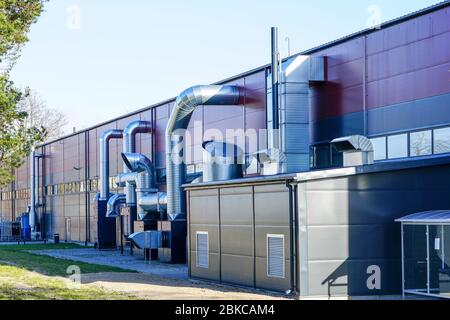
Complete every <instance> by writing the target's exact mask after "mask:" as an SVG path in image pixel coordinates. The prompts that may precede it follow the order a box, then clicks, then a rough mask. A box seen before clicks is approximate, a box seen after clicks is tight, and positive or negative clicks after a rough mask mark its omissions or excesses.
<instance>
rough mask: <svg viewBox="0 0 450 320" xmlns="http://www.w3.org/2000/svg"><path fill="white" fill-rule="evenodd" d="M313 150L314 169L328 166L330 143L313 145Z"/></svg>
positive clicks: (329, 162)
mask: <svg viewBox="0 0 450 320" xmlns="http://www.w3.org/2000/svg"><path fill="white" fill-rule="evenodd" d="M313 152H314V168H315V169H322V168H329V167H330V164H331V161H330V145H328V144H327V145H323V146H315V147H313Z"/></svg>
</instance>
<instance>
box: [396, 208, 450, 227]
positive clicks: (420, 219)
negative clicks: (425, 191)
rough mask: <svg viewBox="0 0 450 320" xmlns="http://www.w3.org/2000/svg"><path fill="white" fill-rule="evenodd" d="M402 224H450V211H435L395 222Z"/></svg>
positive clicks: (412, 215) (416, 214)
mask: <svg viewBox="0 0 450 320" xmlns="http://www.w3.org/2000/svg"><path fill="white" fill-rule="evenodd" d="M395 221H396V222H401V223H415V224H432V223H440V224H450V210H434V211H424V212H418V213H414V214H411V215H409V216H405V217H403V218H400V219H397V220H395Z"/></svg>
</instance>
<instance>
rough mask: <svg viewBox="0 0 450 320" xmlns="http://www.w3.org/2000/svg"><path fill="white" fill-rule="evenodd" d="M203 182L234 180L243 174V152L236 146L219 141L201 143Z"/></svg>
mask: <svg viewBox="0 0 450 320" xmlns="http://www.w3.org/2000/svg"><path fill="white" fill-rule="evenodd" d="M202 146H203V182H212V181H224V180H234V179H239V178H242V177H243V175H244V166H243V162H244V153H243V151H242V149H241V148H239V147H238V146H236V145H234V144H231V143H225V142H220V141H206V142H204V143H203V145H202Z"/></svg>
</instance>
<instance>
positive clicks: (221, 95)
mask: <svg viewBox="0 0 450 320" xmlns="http://www.w3.org/2000/svg"><path fill="white" fill-rule="evenodd" d="M240 97H241V95H240V91H239V88H238V87H237V86H226V85H224V86H221V85H205V86H194V87H191V88H189V89H187V90H185V91H183V92H182V93H181V94H180V95H179V96H178V97H177V99H176V101H175V105H174V107H173V110H172V113H171V115H170V118H169V121H168V123H167V127H166V137H165V139H166V176H167V214H168V217H169V219H170V220H175V219H177V218H182V219H184V218H185V215H186V195H185V193H184V191H183V190H182V187H181V186H182V185H183V184H184V183H185V181H186V170H185V162H184V147H185V141H184V135H185V131H186V129H187V127H188V124H189V121H190V120H191V117H192V113H193V112H194V110H195V108H196V107H198V106H201V105H222V106H223V105H238V104H239V103H240Z"/></svg>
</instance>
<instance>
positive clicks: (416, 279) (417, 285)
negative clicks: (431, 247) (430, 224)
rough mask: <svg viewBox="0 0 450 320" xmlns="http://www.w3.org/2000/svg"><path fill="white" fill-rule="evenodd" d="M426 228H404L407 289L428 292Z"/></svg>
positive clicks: (411, 226) (415, 226) (413, 226)
mask: <svg viewBox="0 0 450 320" xmlns="http://www.w3.org/2000/svg"><path fill="white" fill-rule="evenodd" d="M426 232H427V230H426V226H419V225H405V226H403V243H404V263H405V289H406V290H416V291H417V290H418V291H421V292H427V235H426Z"/></svg>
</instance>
